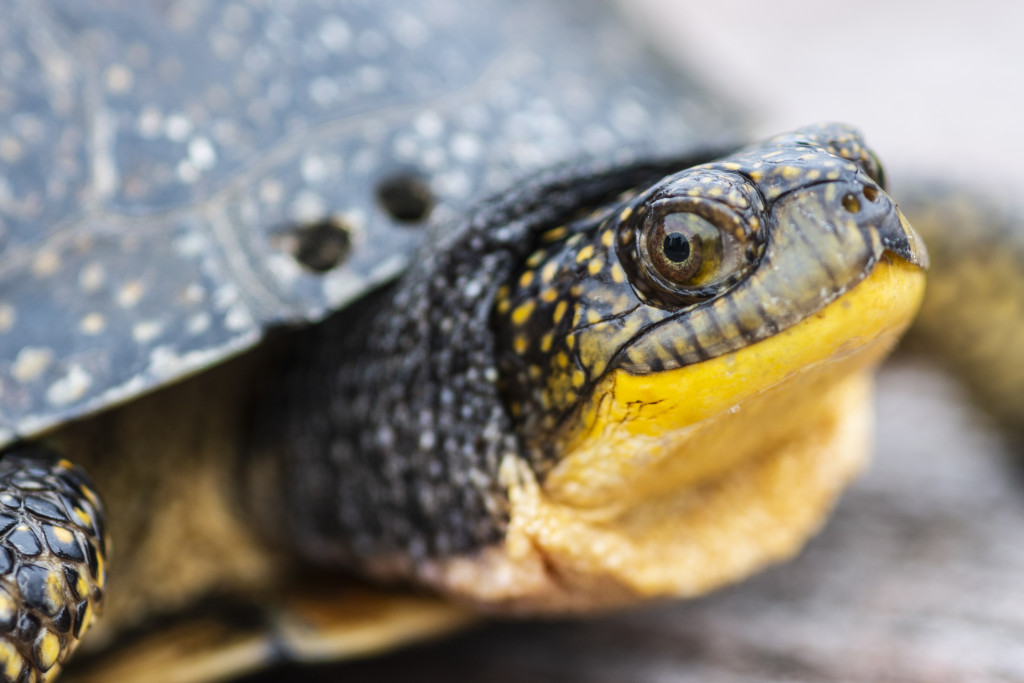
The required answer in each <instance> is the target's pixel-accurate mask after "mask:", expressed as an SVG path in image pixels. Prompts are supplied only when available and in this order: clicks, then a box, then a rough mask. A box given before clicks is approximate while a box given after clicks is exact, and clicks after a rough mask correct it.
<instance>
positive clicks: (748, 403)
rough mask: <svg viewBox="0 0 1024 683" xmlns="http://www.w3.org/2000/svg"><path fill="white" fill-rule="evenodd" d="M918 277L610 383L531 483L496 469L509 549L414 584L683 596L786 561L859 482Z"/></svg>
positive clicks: (903, 271)
mask: <svg viewBox="0 0 1024 683" xmlns="http://www.w3.org/2000/svg"><path fill="white" fill-rule="evenodd" d="M923 291H924V275H923V273H922V271H921V270H920V269H919V268H917V267H916V266H912V265H910V264H908V263H906V262H904V261H902V260H900V259H898V258H895V257H893V258H891V259H884V260H883V261H882V262H881V263H879V264H878V265H877V266H876V267H875V269H874V271H873V272H872V273H871V275H870V276H869V277H868V278H867V279H865V280H864V281H863V282H861V283H860V284H859V285H857V286H856V287H855V288H853V289H852V290H851V291H850V292H848V293H847V294H845V295H844V296H842V297H841V298H839V299H837V300H836V301H834V302H833V303H831V304H829V305H828V306H827V307H825V308H824V309H822V310H821V311H819V312H818V313H815V314H814V315H812V316H810V317H808V318H807V319H805V320H803V321H802V322H800V323H798V324H797V325H795V326H793V327H791V328H789V329H787V330H785V331H783V332H781V333H779V334H777V335H775V336H773V337H771V338H769V339H766V340H764V341H762V342H759V343H757V344H753V345H751V346H749V347H747V348H744V349H741V350H739V351H737V352H735V353H731V354H728V355H725V356H721V357H718V358H714V359H711V360H708V361H705V362H703V363H699V364H696V365H691V366H687V367H684V368H679V369H676V370H671V371H665V372H660V373H653V374H650V375H644V376H632V375H629V374H627V373H625V372H623V371H616V372H614V373H610V374H609V375H608V376H607V377H606V378H605V379H604V380H603V381H602V382H601V384H600V385H599V386H598V387H597V389H596V390H595V392H594V394H593V396H594V399H593V401H592V402H591V403H590V404H589V405H587V406H585V407H584V408H583V409H582V411H581V414H580V418H579V420H578V421H577V425H579V427H578V430H577V432H576V434H575V436H573V437H572V439H571V442H570V445H569V447H568V448H567V450H566V453H565V454H564V456H563V458H562V459H561V460H560V462H559V464H558V465H557V466H556V467H555V468H554V469H553V470H552V471H551V472H549V473H548V475H547V476H546V477H545V479H544V480H543V481H541V482H538V481H537V479H536V478H535V476H534V475H533V473H532V471H531V470H530V469H529V467H528V466H527V465H526V464H525V463H524V462H522V461H520V460H519V459H518V458H516V457H512V456H510V457H508V458H506V460H505V462H503V463H502V470H501V474H502V477H503V483H504V484H505V485H506V486H507V487H508V493H509V501H510V523H509V528H508V533H507V535H506V538H505V540H504V542H503V543H502V544H501V545H499V546H496V547H492V548H489V549H487V550H485V551H484V552H482V553H480V554H478V555H476V556H473V557H467V558H456V559H449V560H444V561H439V562H438V563H437V564H436V565H433V566H430V567H427V568H425V569H426V573H427V574H428V577H425V578H429V579H430V580H432V581H433V582H436V583H440V584H441V585H442V586H443V587H444V588H445V589H447V590H448V591H451V592H452V593H455V594H458V595H461V596H464V597H469V598H470V599H472V600H475V601H481V602H485V603H488V604H490V605H493V606H497V607H499V608H501V609H511V610H521V611H548V610H556V609H557V610H565V609H592V608H601V607H610V606H614V605H620V604H625V603H630V602H635V601H637V600H641V599H649V598H656V597H668V596H694V595H698V594H701V593H704V592H706V591H709V590H711V589H713V588H716V587H718V586H721V585H723V584H726V583H729V582H732V581H735V580H737V579H740V578H743V577H745V576H747V575H748V574H750V573H751V572H753V571H755V570H757V569H759V568H761V567H763V566H765V565H766V564H769V563H772V562H776V561H779V560H781V559H784V558H787V557H790V556H791V555H793V554H794V553H795V552H796V551H797V550H798V549H799V548H800V547H801V545H802V544H803V543H804V542H805V541H806V540H807V538H808V537H809V536H810V535H811V534H813V533H814V532H815V531H816V530H817V529H818V528H819V527H820V525H821V524H822V522H823V520H824V518H825V516H826V514H827V512H828V511H829V509H830V508H831V506H832V504H833V503H834V501H835V498H836V496H837V495H838V493H839V491H840V490H841V489H842V488H843V487H844V485H846V484H847V483H848V482H849V481H850V479H851V478H852V477H853V476H854V475H855V474H856V473H857V472H858V471H859V470H860V468H861V467H862V466H863V463H864V462H865V460H866V457H867V453H868V449H869V442H870V432H871V430H870V426H871V425H870V422H871V420H870V398H871V396H870V394H871V371H872V370H873V369H874V367H875V366H876V365H877V364H878V363H879V362H880V361H881V360H882V359H883V358H884V357H885V355H886V354H887V353H888V352H889V351H890V350H891V349H892V347H893V345H894V344H895V343H896V340H897V339H898V337H899V335H900V333H902V332H903V330H904V329H905V328H906V326H907V325H908V324H909V322H910V320H911V319H912V318H913V316H914V313H915V312H916V311H917V308H918V305H919V303H920V300H921V296H922V294H923Z"/></svg>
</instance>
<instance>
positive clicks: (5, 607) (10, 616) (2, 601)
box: [0, 590, 18, 623]
mask: <svg viewBox="0 0 1024 683" xmlns="http://www.w3.org/2000/svg"><path fill="white" fill-rule="evenodd" d="M17 614H18V605H17V604H16V603H15V602H14V600H13V599H12V598H11V596H10V595H9V594H8V593H7V591H5V590H0V619H2V620H3V621H4V622H7V623H9V622H11V621H13V620H14V617H15V616H16V615H17Z"/></svg>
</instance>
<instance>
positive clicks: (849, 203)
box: [843, 194, 860, 213]
mask: <svg viewBox="0 0 1024 683" xmlns="http://www.w3.org/2000/svg"><path fill="white" fill-rule="evenodd" d="M843 208H844V209H846V210H847V211H849V212H850V213H857V212H858V211H860V202H859V201H857V198H856V197H855V196H854V195H852V194H847V195H843Z"/></svg>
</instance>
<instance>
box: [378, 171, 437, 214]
mask: <svg viewBox="0 0 1024 683" xmlns="http://www.w3.org/2000/svg"><path fill="white" fill-rule="evenodd" d="M377 200H378V201H379V202H380V203H381V206H383V207H384V210H385V211H387V212H388V214H389V215H390V216H391V217H392V218H394V219H395V220H396V221H399V222H401V223H420V222H422V221H424V220H426V219H427V217H428V216H429V215H430V211H431V209H433V208H434V195H433V193H432V192H431V191H430V185H429V184H428V183H427V182H426V181H425V180H424V179H423V178H420V177H419V176H416V175H414V174H411V173H403V174H401V175H395V176H392V177H390V178H386V179H384V180H382V181H381V182H380V184H379V185H377Z"/></svg>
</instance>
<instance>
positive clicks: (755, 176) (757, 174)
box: [750, 171, 764, 183]
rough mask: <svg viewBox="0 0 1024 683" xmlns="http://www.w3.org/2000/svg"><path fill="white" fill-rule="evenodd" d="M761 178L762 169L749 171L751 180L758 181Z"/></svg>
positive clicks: (762, 174) (762, 175)
mask: <svg viewBox="0 0 1024 683" xmlns="http://www.w3.org/2000/svg"><path fill="white" fill-rule="evenodd" d="M762 178H764V173H763V172H762V171H751V172H750V179H751V180H753V181H754V182H755V183H756V182H760V180H761V179H762Z"/></svg>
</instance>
